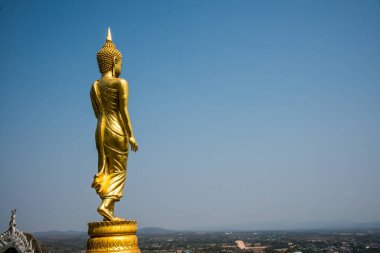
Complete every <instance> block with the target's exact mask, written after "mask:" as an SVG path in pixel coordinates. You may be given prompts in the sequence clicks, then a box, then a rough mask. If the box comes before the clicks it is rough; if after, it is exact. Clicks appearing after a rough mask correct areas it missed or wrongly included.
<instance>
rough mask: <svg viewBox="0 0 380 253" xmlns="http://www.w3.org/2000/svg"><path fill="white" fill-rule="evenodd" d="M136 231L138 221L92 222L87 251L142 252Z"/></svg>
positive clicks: (89, 225) (89, 228)
mask: <svg viewBox="0 0 380 253" xmlns="http://www.w3.org/2000/svg"><path fill="white" fill-rule="evenodd" d="M136 232H137V226H136V221H103V222H91V223H89V224H88V234H89V235H90V238H89V239H88V241H87V253H103V252H120V253H121V252H123V253H140V250H139V247H138V243H137V236H136Z"/></svg>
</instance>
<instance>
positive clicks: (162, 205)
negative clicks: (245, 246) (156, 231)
mask: <svg viewBox="0 0 380 253" xmlns="http://www.w3.org/2000/svg"><path fill="white" fill-rule="evenodd" d="M0 6H1V9H0V32H1V40H0V48H1V50H0V59H1V60H0V74H1V75H0V77H1V83H0V85H1V86H0V87H1V92H0V114H1V124H0V133H1V134H0V230H1V231H3V230H5V229H6V228H7V225H8V220H9V215H10V209H11V208H18V224H19V226H20V228H22V229H24V230H26V231H32V232H33V231H41V230H50V229H60V230H66V229H75V230H85V229H86V224H87V222H89V221H93V220H99V219H100V216H99V215H97V213H96V208H97V206H98V204H99V198H98V196H97V195H96V193H95V191H94V190H93V189H92V188H91V187H90V185H91V182H92V178H93V176H94V174H95V173H96V170H97V153H96V149H95V141H94V131H95V127H96V120H95V117H94V115H93V112H92V108H91V103H90V98H89V90H90V85H91V83H92V82H93V81H94V80H95V79H97V78H99V73H98V69H97V63H96V53H97V51H98V50H99V49H100V47H101V46H102V45H103V43H104V41H105V37H106V31H107V27H108V26H111V29H112V35H113V39H114V42H115V44H116V45H117V47H118V48H119V49H120V51H122V52H123V55H124V59H123V73H122V77H123V78H125V79H127V80H128V81H129V84H130V107H129V110H130V114H131V118H132V123H133V127H134V131H135V135H136V139H137V141H138V142H139V145H140V150H139V152H138V153H131V155H130V156H129V164H128V176H127V184H126V188H125V197H124V198H123V199H122V201H121V202H120V203H119V204H118V205H117V207H116V212H117V214H118V215H119V216H122V217H126V218H134V219H138V220H139V222H140V226H160V227H165V228H173V229H188V228H211V227H218V226H229V225H236V224H253V225H252V228H253V229H254V228H255V226H254V224H256V223H259V222H290V223H292V222H303V221H327V222H329V221H337V220H351V221H359V222H372V221H380V212H379V210H380V198H379V195H380V184H379V178H380V134H379V133H380V132H379V130H380V117H379V116H380V29H379V28H380V2H379V1H375V0H368V1H359V0H357V1H349V0H341V1H327V0H326V1H311V0H310V1H303V0H299V1H294V0H292V1H281V0H278V1H250V0H249V1H248V0H246V1H245V0H239V1H232V0H230V1H223V0H218V1H217V0H215V1H211V0H206V1H204V0H196V1H190V0H187V1H185V0H183V1H169V0H165V1H153V0H152V1H107V2H106V1H18V0H15V1H11V0H1V1H0Z"/></svg>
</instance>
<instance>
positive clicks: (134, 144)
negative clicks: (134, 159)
mask: <svg viewBox="0 0 380 253" xmlns="http://www.w3.org/2000/svg"><path fill="white" fill-rule="evenodd" d="M129 144H131V150H132V151H134V152H137V150H138V149H139V145H137V141H136V139H135V137H131V138H129Z"/></svg>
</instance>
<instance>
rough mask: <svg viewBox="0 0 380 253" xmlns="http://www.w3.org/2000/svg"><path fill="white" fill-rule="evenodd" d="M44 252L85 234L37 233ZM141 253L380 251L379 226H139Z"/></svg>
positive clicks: (77, 244) (75, 249) (77, 251)
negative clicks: (283, 228) (210, 228)
mask: <svg viewBox="0 0 380 253" xmlns="http://www.w3.org/2000/svg"><path fill="white" fill-rule="evenodd" d="M35 236H36V238H37V239H38V241H39V242H40V244H41V247H42V251H43V252H45V253H69V252H70V253H85V252H86V241H87V234H86V233H84V232H83V233H79V232H66V233H58V232H55V233H54V232H51V233H36V234H35ZM138 237H139V246H140V249H141V252H142V253H150V252H152V253H153V252H161V253H201V252H211V253H212V252H223V253H234V252H246V253H248V252H254V253H275V252H276V253H281V252H289V253H300V252H302V253H312V252H331V253H332V252H339V253H355V252H380V229H352V230H350V229H346V230H290V231H241V232H238V231H223V232H197V231H191V232H190V231H183V232H180V231H170V230H164V229H158V228H142V229H140V232H139V235H138Z"/></svg>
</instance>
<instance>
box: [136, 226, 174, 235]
mask: <svg viewBox="0 0 380 253" xmlns="http://www.w3.org/2000/svg"><path fill="white" fill-rule="evenodd" d="M137 233H138V234H155V235H166V234H173V233H178V231H176V230H169V229H164V228H156V227H146V228H140V229H139V230H138V231H137Z"/></svg>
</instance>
